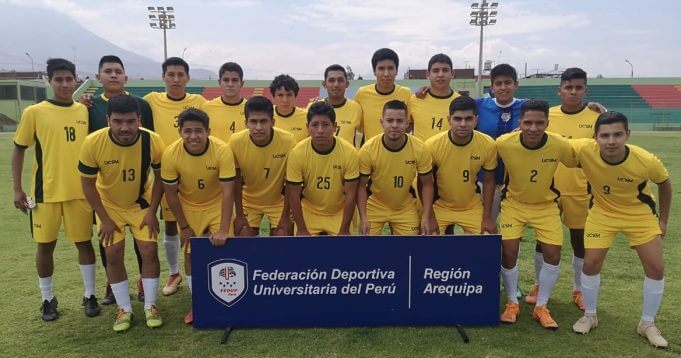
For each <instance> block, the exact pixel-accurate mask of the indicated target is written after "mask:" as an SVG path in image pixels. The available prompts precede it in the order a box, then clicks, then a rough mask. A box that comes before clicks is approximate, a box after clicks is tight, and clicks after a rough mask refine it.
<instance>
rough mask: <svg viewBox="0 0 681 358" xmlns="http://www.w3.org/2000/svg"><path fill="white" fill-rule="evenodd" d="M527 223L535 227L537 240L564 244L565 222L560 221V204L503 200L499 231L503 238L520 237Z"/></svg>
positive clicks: (552, 243) (559, 244)
mask: <svg viewBox="0 0 681 358" xmlns="http://www.w3.org/2000/svg"><path fill="white" fill-rule="evenodd" d="M526 225H532V226H533V227H534V232H535V236H536V237H537V241H540V242H542V243H545V244H551V245H558V246H562V245H563V224H562V223H561V222H560V210H559V209H558V204H557V203H555V202H550V203H546V204H523V203H518V202H516V201H513V199H505V200H503V201H502V202H501V213H500V215H499V231H500V232H501V239H502V240H513V239H520V238H522V237H523V233H524V230H525V226H526Z"/></svg>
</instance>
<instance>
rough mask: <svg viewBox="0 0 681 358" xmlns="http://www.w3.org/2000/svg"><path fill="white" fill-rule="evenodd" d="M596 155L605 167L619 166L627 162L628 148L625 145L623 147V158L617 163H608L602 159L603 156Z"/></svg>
mask: <svg viewBox="0 0 681 358" xmlns="http://www.w3.org/2000/svg"><path fill="white" fill-rule="evenodd" d="M598 155H599V156H600V157H601V160H602V161H603V162H604V163H605V164H607V165H612V166H616V165H620V164H622V163H624V162H625V161H626V160H627V158H629V146H628V145H626V144H625V145H624V158H622V160H620V161H619V162H617V163H610V162H608V161H607V160H605V159H603V156H601V154H600V153H598Z"/></svg>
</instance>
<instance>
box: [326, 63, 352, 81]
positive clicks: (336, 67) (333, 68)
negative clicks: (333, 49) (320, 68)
mask: <svg viewBox="0 0 681 358" xmlns="http://www.w3.org/2000/svg"><path fill="white" fill-rule="evenodd" d="M331 71H341V72H343V77H345V79H346V80H347V79H348V73H347V72H345V68H343V66H341V65H339V64H333V65H331V66H329V67H327V68H326V69H325V70H324V80H326V76H328V75H329V72H331Z"/></svg>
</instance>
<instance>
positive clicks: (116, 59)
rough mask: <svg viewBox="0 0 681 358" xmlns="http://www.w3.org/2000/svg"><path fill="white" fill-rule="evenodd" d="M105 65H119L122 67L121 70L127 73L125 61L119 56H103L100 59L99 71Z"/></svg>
mask: <svg viewBox="0 0 681 358" xmlns="http://www.w3.org/2000/svg"><path fill="white" fill-rule="evenodd" d="M105 63H117V64H119V65H121V68H123V71H125V66H123V61H121V59H120V58H119V57H118V56H114V55H106V56H102V58H100V59H99V67H98V70H99V71H101V70H102V66H104V64H105Z"/></svg>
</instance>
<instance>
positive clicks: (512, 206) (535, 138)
mask: <svg viewBox="0 0 681 358" xmlns="http://www.w3.org/2000/svg"><path fill="white" fill-rule="evenodd" d="M548 114H549V104H548V103H547V102H546V101H542V100H534V99H532V100H527V101H525V102H524V103H523V104H522V106H521V107H520V121H519V128H520V131H519V132H512V133H508V134H505V135H503V136H501V137H499V139H497V151H498V154H499V157H500V158H501V159H502V160H503V161H504V163H505V164H506V171H507V173H506V178H505V182H504V188H503V190H502V195H501V199H502V201H501V215H500V218H499V226H500V228H501V230H500V231H501V239H502V242H501V248H502V254H501V255H502V258H501V275H502V278H503V281H504V289H505V290H506V295H507V297H508V303H507V304H506V309H505V310H504V313H503V314H502V315H501V321H502V322H504V323H515V321H516V319H517V317H518V315H519V313H520V305H519V304H518V296H517V295H516V289H517V287H518V250H519V249H520V239H521V238H522V237H523V232H524V230H525V227H526V226H527V225H532V226H533V227H534V230H535V237H536V238H537V241H538V242H539V243H540V245H541V248H542V253H543V255H544V264H543V266H542V269H541V273H540V275H539V292H538V294H537V303H536V305H535V308H534V312H533V314H532V315H533V317H534V319H535V320H537V321H538V322H539V323H540V324H541V326H542V327H544V328H548V329H557V328H558V324H557V323H556V321H554V320H553V318H552V317H551V314H550V313H549V310H548V309H547V308H546V304H547V303H548V300H549V296H551V292H552V291H553V288H554V286H555V285H556V281H557V280H558V276H559V273H560V266H559V265H560V251H561V247H562V245H563V226H562V223H561V221H560V211H559V209H558V203H557V199H558V198H559V197H560V192H559V191H558V190H557V189H555V188H554V186H553V176H554V174H555V172H556V168H557V167H558V163H563V164H564V165H565V166H567V167H570V168H572V167H575V166H576V164H577V163H576V159H575V156H574V152H573V150H572V146H571V145H570V142H568V140H567V139H565V138H563V137H562V136H560V135H558V134H554V133H550V132H546V127H547V126H548Z"/></svg>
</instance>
